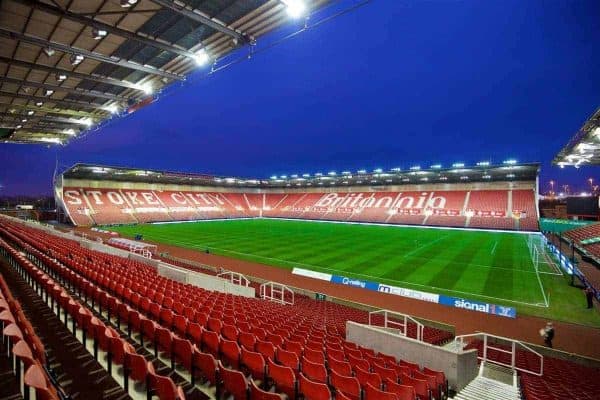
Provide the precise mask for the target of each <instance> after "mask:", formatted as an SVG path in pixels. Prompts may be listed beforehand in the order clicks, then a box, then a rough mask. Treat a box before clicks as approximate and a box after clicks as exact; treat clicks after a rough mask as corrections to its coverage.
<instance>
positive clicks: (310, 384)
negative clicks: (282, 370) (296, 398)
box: [298, 373, 331, 400]
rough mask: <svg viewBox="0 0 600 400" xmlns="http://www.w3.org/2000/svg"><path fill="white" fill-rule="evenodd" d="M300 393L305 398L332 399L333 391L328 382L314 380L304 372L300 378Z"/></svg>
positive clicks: (308, 399)
mask: <svg viewBox="0 0 600 400" xmlns="http://www.w3.org/2000/svg"><path fill="white" fill-rule="evenodd" d="M298 393H299V394H300V395H301V396H303V398H304V399H305V400H330V399H331V392H330V391H329V387H327V385H326V384H324V383H320V382H314V381H311V380H310V379H308V378H306V377H305V376H304V375H303V374H302V373H301V374H299V378H298Z"/></svg>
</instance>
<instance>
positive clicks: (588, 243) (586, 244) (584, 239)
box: [563, 223, 600, 259]
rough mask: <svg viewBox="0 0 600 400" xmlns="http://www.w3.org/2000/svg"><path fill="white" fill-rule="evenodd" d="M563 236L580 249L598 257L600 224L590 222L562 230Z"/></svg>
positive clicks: (599, 254)
mask: <svg viewBox="0 0 600 400" xmlns="http://www.w3.org/2000/svg"><path fill="white" fill-rule="evenodd" d="M563 237H565V238H566V239H567V240H570V241H571V242H573V244H574V245H575V246H576V247H577V248H579V249H580V250H582V251H584V252H586V253H588V254H590V255H592V256H593V257H595V258H596V259H600V242H596V238H599V240H600V224H598V223H596V224H590V225H586V226H582V227H579V228H575V229H571V230H568V231H565V232H563Z"/></svg>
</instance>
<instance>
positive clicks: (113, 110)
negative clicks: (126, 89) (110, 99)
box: [104, 104, 119, 114]
mask: <svg viewBox="0 0 600 400" xmlns="http://www.w3.org/2000/svg"><path fill="white" fill-rule="evenodd" d="M104 109H105V110H106V111H108V112H109V113H111V114H116V113H118V112H119V107H117V105H116V104H111V105H110V106H107V107H104Z"/></svg>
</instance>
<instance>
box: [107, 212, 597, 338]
mask: <svg viewBox="0 0 600 400" xmlns="http://www.w3.org/2000/svg"><path fill="white" fill-rule="evenodd" d="M111 230H114V231H117V232H120V233H121V234H123V235H124V236H129V237H133V236H134V235H135V234H138V233H139V234H142V235H143V236H144V239H145V240H149V241H153V242H160V243H166V244H171V245H176V246H180V247H187V248H193V249H198V250H201V251H204V250H205V249H209V250H210V251H211V252H212V253H215V254H222V255H226V256H229V257H232V258H238V259H244V260H249V261H256V262H260V263H263V264H268V265H272V266H276V267H281V268H288V269H291V268H293V267H300V268H305V269H311V270H315V271H320V272H328V273H333V274H337V275H344V276H349V277H354V278H359V279H363V280H371V281H375V282H381V283H388V284H392V285H395V286H401V287H406V288H412V289H417V290H423V291H429V292H435V293H440V294H447V295H451V296H455V297H464V298H468V299H473V300H482V301H486V302H490V303H496V304H502V305H511V306H515V307H517V309H518V310H519V312H524V313H527V314H532V315H538V316H546V317H552V318H556V319H562V320H569V321H573V322H579V323H585V324H590V325H595V326H600V318H599V317H598V316H597V315H595V314H596V313H593V314H592V313H585V312H581V311H583V310H584V299H583V295H582V294H581V291H580V290H578V289H576V288H572V287H569V286H568V284H567V282H568V280H567V278H566V277H563V276H561V275H552V274H547V273H545V272H551V271H552V270H551V269H550V268H549V267H548V266H547V265H546V264H544V265H546V266H545V267H540V272H542V273H539V274H538V273H537V272H536V269H535V267H534V265H533V262H532V260H531V257H530V253H529V250H528V247H527V238H528V235H523V234H518V233H506V232H488V231H465V230H453V229H431V228H416V227H397V226H380V225H361V224H339V223H328V222H311V221H290V220H274V219H253V220H227V221H199V222H192V223H177V224H146V225H128V226H119V227H111ZM538 278H539V279H538ZM542 288H543V290H544V293H546V295H547V297H548V296H549V298H548V303H549V306H546V301H545V299H544V296H543V293H542ZM580 309H581V311H580Z"/></svg>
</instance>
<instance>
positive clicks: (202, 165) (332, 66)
mask: <svg viewBox="0 0 600 400" xmlns="http://www.w3.org/2000/svg"><path fill="white" fill-rule="evenodd" d="M599 21H600V2H599V1H597V0H589V1H558V0H557V1H533V0H518V1H508V0H486V1H475V0H473V1H418V0H417V1H396V0H375V1H373V2H371V3H370V4H368V5H367V6H364V7H361V8H359V9H358V10H356V11H355V12H352V13H349V14H346V15H344V16H342V17H339V18H336V19H335V20H333V21H331V22H330V23H327V24H324V25H322V26H320V27H318V28H315V29H313V30H309V31H307V32H305V33H302V34H300V35H298V36H296V37H295V38H294V39H291V40H288V41H286V42H285V43H283V44H281V45H279V46H277V47H276V48H274V49H272V50H270V51H268V52H264V53H262V54H260V55H258V56H256V57H254V58H253V59H251V60H249V61H247V62H243V63H240V64H238V65H235V66H233V67H231V68H228V69H227V70H224V71H222V72H219V73H217V74H214V75H212V76H211V77H209V78H208V79H204V80H201V81H197V82H196V83H193V84H187V85H186V86H184V87H182V88H179V89H178V90H176V91H173V93H172V94H171V95H169V96H165V97H163V98H161V99H160V100H159V101H158V102H157V103H154V104H153V105H151V106H149V107H146V108H144V109H142V110H140V111H138V112H137V113H135V114H132V115H130V116H128V117H125V118H122V119H120V120H117V121H114V122H112V123H111V124H110V125H108V126H107V127H105V128H103V129H101V130H100V131H98V132H93V133H91V134H89V135H88V136H86V137H85V138H83V139H79V140H74V141H73V142H71V144H69V145H68V146H66V147H57V148H50V149H48V148H46V147H41V146H24V145H1V146H0V160H2V164H3V166H2V169H1V170H0V184H2V185H3V189H2V191H1V192H0V195H15V194H38V193H50V191H51V190H50V188H51V183H52V173H53V170H54V165H55V159H56V157H58V160H59V163H60V164H61V165H63V166H67V165H71V164H73V163H75V162H88V163H101V164H109V165H122V166H132V167H144V168H155V169H168V170H175V171H190V172H206V173H212V174H218V175H236V176H259V177H268V176H270V175H272V174H293V173H304V172H309V173H314V172H319V171H321V172H327V171H330V170H336V171H341V170H357V169H362V168H365V169H374V168H377V167H381V168H394V167H404V168H407V167H409V166H410V165H412V164H414V163H419V164H421V165H422V166H427V165H430V164H433V163H438V162H439V163H442V164H451V163H452V162H456V161H463V162H466V163H468V164H473V163H475V162H477V161H480V160H483V159H486V160H487V159H491V160H493V161H496V162H501V161H502V160H504V159H507V158H516V159H518V160H519V161H540V162H542V163H543V166H542V178H541V179H542V183H543V185H542V189H546V186H547V182H548V181H549V180H550V179H555V180H557V181H558V184H559V185H562V184H563V183H571V184H572V185H581V187H583V185H584V181H585V180H586V179H587V178H588V177H590V176H594V177H595V178H596V177H597V176H595V175H598V173H597V172H598V171H597V169H590V168H587V169H580V170H574V169H568V170H567V169H565V170H559V169H558V168H555V167H552V166H551V165H550V161H551V159H552V158H553V157H554V155H555V154H556V153H557V152H558V151H559V150H560V149H561V147H562V146H563V145H564V144H565V143H566V142H567V141H568V140H569V138H570V137H571V136H572V134H573V133H574V132H575V131H576V130H577V129H578V128H579V127H580V126H581V125H582V124H583V122H584V121H585V120H586V118H588V117H589V116H590V115H591V114H592V113H593V112H594V110H595V109H596V108H597V107H598V106H600V51H598V50H599V48H600V23H599ZM274 36H277V34H275V35H274ZM592 174H594V175H592ZM597 178H600V177H597Z"/></svg>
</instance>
